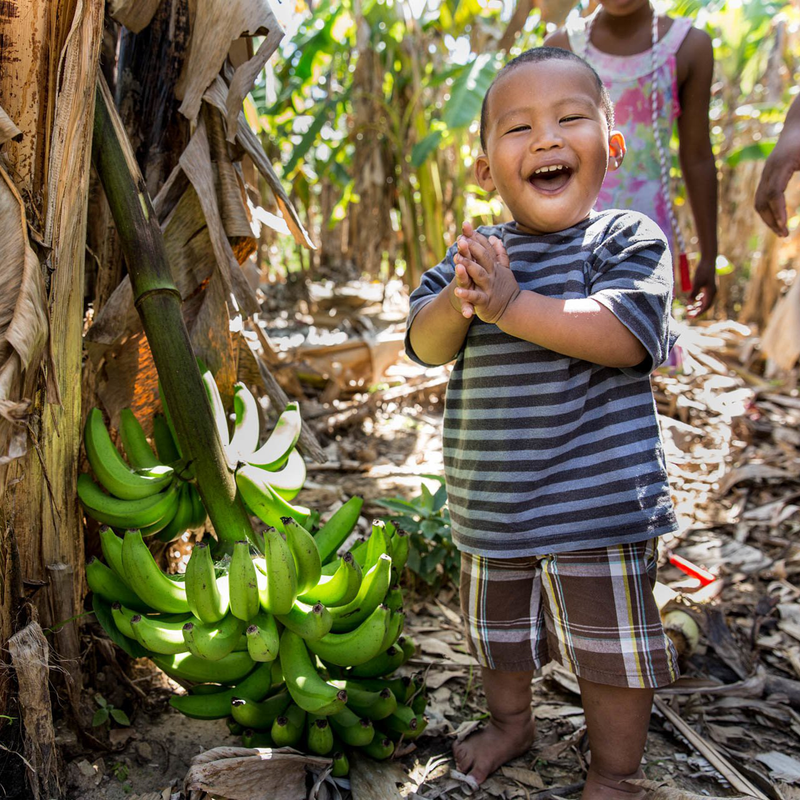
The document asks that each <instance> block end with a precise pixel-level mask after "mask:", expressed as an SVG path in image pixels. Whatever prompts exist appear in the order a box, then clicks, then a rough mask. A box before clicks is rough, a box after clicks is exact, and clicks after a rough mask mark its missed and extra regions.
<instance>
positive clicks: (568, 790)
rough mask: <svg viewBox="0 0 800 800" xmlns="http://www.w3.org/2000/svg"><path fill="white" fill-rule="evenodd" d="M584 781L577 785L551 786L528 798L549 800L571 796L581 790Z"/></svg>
mask: <svg viewBox="0 0 800 800" xmlns="http://www.w3.org/2000/svg"><path fill="white" fill-rule="evenodd" d="M585 783H586V781H578V782H577V783H568V784H567V785H566V786H552V787H551V788H549V789H545V790H544V791H543V792H536V794H532V795H531V796H530V798H531V800H549V798H551V797H563V796H564V795H566V794H573V793H574V792H579V791H580V790H581V789H583V787H584V784H585Z"/></svg>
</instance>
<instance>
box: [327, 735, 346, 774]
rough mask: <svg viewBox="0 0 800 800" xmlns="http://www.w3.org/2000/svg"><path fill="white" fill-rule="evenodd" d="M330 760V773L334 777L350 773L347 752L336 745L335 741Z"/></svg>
mask: <svg viewBox="0 0 800 800" xmlns="http://www.w3.org/2000/svg"><path fill="white" fill-rule="evenodd" d="M331 760H332V764H331V775H332V776H333V777H334V778H344V777H345V776H347V775H349V774H350V761H349V759H348V758H347V753H345V752H344V750H342V749H340V748H339V747H337V746H336V742H334V747H333V754H332V755H331Z"/></svg>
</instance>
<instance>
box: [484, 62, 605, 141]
mask: <svg viewBox="0 0 800 800" xmlns="http://www.w3.org/2000/svg"><path fill="white" fill-rule="evenodd" d="M553 60H560V61H575V62H577V63H578V64H581V65H582V66H584V67H586V69H588V70H589V72H591V73H592V76H593V77H594V79H595V82H596V83H597V91H598V93H599V94H600V108H602V109H603V114H605V117H606V121H607V122H608V129H609V130H611V129H612V128H613V127H614V104H613V103H612V102H611V97H610V96H609V94H608V89H606V87H605V86H604V85H603V81H602V80H601V79H600V76H599V75H598V74H597V70H595V68H594V67H593V66H592V65H591V64H590V63H589V62H588V61H587V60H586V59H585V58H581V57H580V56H579V55H576V54H575V53H573V52H572V51H571V50H564V49H562V48H561V47H533V48H531V49H530V50H526V51H525V52H524V53H520V55H518V56H517V57H516V58H512V59H511V61H509V62H508V63H507V64H506V65H505V66H504V67H503V68H502V69H501V70H500V72H498V73H497V75H495V78H494V80H493V81H492V83H491V84H490V86H489V88H488V89H487V90H486V94H485V95H484V97H483V104H482V105H481V148H482V149H483V152H484V153H485V152H486V127H487V122H488V120H487V117H488V112H487V109H488V107H489V95H490V94H491V93H492V87H493V86H494V85H495V83H497V81H498V80H499V79H500V78H502V77H503V75H507V74H508V73H509V72H511V71H512V70H513V69H515V68H516V67H519V66H520V65H522V64H537V63H539V62H540V61H553Z"/></svg>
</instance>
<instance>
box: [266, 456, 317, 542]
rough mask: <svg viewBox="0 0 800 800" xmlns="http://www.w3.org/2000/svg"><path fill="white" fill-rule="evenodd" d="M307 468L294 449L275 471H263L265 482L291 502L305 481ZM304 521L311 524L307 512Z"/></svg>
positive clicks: (301, 457)
mask: <svg viewBox="0 0 800 800" xmlns="http://www.w3.org/2000/svg"><path fill="white" fill-rule="evenodd" d="M307 474H308V470H307V467H306V462H305V461H304V459H303V456H301V455H300V453H299V452H298V451H297V450H296V449H295V450H292V452H291V453H289V458H287V459H286V463H285V464H284V465H283V466H282V467H281V468H280V469H279V470H276V471H275V472H266V473H264V476H265V480H266V482H267V483H268V484H269V485H270V486H271V487H272V488H273V489H274V490H275V492H277V493H278V494H279V495H280V496H281V497H282V498H283V499H284V500H286V501H287V502H291V501H292V500H294V498H295V497H297V495H298V494H300V490H301V489H302V488H303V484H304V483H305V482H306V475H307ZM306 523H307V524H308V525H309V526H310V525H311V515H310V514H309V515H308V517H307V519H306Z"/></svg>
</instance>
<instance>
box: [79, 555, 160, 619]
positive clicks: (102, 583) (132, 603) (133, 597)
mask: <svg viewBox="0 0 800 800" xmlns="http://www.w3.org/2000/svg"><path fill="white" fill-rule="evenodd" d="M86 583H87V584H88V585H89V588H90V589H91V590H92V591H93V592H94V593H95V594H97V595H99V596H100V597H102V598H103V599H104V600H106V601H108V602H109V603H115V602H117V601H119V602H120V603H122V604H123V605H125V606H127V607H128V608H134V609H136V610H137V611H152V610H153V609H152V608H151V607H150V606H149V605H147V603H145V602H144V600H142V599H141V598H140V597H139V595H138V594H137V593H136V592H134V590H133V589H131V588H130V587H129V586H128V585H127V584H126V583H123V581H122V580H121V579H120V578H119V577H118V576H117V574H116V573H115V572H114V571H113V570H112V569H111V568H110V567H107V566H106V565H105V564H104V563H103V562H102V561H100V560H99V559H97V558H95V557H94V556H92V557H91V558H90V559H89V560H88V561H87V562H86Z"/></svg>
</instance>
